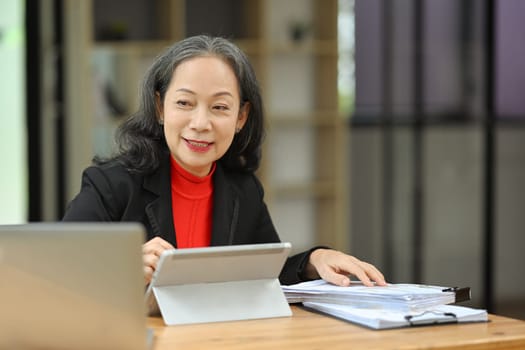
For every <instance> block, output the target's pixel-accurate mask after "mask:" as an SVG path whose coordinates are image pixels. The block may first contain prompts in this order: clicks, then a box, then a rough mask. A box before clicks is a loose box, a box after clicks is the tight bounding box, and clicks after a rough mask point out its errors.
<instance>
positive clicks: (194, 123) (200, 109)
mask: <svg viewBox="0 0 525 350" xmlns="http://www.w3.org/2000/svg"><path fill="white" fill-rule="evenodd" d="M157 106H158V114H159V119H160V120H162V121H163V123H164V134H165V136H166V141H167V144H168V147H169V149H170V152H171V155H172V156H173V158H174V159H175V160H176V161H177V162H178V163H179V164H180V165H181V166H182V167H183V168H184V169H185V170H187V171H188V172H190V173H192V174H193V175H196V176H200V177H202V176H206V175H207V174H208V173H209V172H210V170H211V167H212V164H213V162H215V161H216V160H218V159H219V158H221V157H222V156H223V155H224V154H225V153H226V151H227V150H228V148H229V147H230V145H231V143H232V140H233V137H234V136H235V131H236V129H241V128H242V127H243V126H244V124H245V122H246V118H247V116H248V110H249V105H248V104H245V105H243V106H241V101H240V93H239V88H238V82H237V78H236V77H235V74H234V72H233V70H232V68H231V67H230V66H229V65H228V64H227V63H226V62H225V61H223V60H222V59H220V58H218V57H215V56H203V57H195V58H191V59H188V60H186V61H184V62H182V63H181V64H180V65H179V66H178V67H177V68H176V69H175V71H174V72H173V77H172V79H171V82H170V85H169V87H168V90H167V91H166V94H165V96H164V101H160V97H159V96H157Z"/></svg>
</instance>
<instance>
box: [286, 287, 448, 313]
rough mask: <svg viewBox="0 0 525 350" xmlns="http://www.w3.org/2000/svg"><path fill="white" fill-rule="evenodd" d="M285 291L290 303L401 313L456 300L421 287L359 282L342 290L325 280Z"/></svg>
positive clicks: (288, 288)
mask: <svg viewBox="0 0 525 350" xmlns="http://www.w3.org/2000/svg"><path fill="white" fill-rule="evenodd" d="M282 289H283V291H284V295H285V296H286V299H287V300H288V302H289V303H300V302H305V301H307V302H320V303H331V304H343V305H349V306H354V307H362V308H373V309H388V310H400V311H417V310H421V309H426V308H428V307H431V306H436V305H443V304H451V303H454V302H455V301H456V297H455V293H454V292H453V291H450V292H447V291H444V290H446V289H447V288H445V287H438V286H428V285H422V284H388V285H387V286H373V287H366V286H364V285H363V284H361V283H360V282H359V283H355V282H354V283H352V284H351V285H350V286H349V287H340V286H335V285H333V284H330V283H327V282H325V281H324V280H315V281H309V282H302V283H298V284H294V285H290V286H282Z"/></svg>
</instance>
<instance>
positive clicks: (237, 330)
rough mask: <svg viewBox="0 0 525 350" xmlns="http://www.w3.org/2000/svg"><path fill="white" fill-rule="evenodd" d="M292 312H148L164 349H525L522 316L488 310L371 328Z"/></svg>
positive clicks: (157, 344) (160, 348) (158, 346)
mask: <svg viewBox="0 0 525 350" xmlns="http://www.w3.org/2000/svg"><path fill="white" fill-rule="evenodd" d="M292 311H293V316H292V317H284V318H272V319H261V320H249V321H237V322H221V323H207V324H196V325H183V326H169V327H166V326H164V322H163V321H162V319H161V318H153V317H150V318H149V319H148V326H149V327H152V328H153V329H154V330H155V335H156V340H155V347H154V349H155V350H165V349H184V350H189V349H229V350H230V349H231V350H235V349H242V350H244V349H300V350H303V349H330V350H332V349H345V350H348V349H366V350H372V349H404V350H407V349H462V350H466V349H467V350H471V349H525V321H519V320H515V319H510V318H506V317H501V316H495V315H490V316H489V319H490V321H491V322H488V323H471V324H450V325H440V326H427V327H414V328H402V329H395V330H380V331H374V330H369V329H366V328H363V327H359V326H356V325H353V324H351V323H348V322H345V321H341V320H337V319H335V318H332V317H328V316H323V315H319V314H316V313H313V312H310V311H306V310H304V309H302V308H301V307H298V306H292Z"/></svg>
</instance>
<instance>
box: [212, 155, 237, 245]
mask: <svg viewBox="0 0 525 350" xmlns="http://www.w3.org/2000/svg"><path fill="white" fill-rule="evenodd" d="M238 215H239V198H238V196H237V193H236V192H235V190H234V188H233V186H231V184H230V183H229V181H228V179H227V178H226V174H225V173H224V170H223V169H222V167H221V166H220V163H219V162H217V168H216V169H215V174H214V177H213V217H212V218H213V224H212V231H211V245H212V246H219V245H231V244H233V239H234V236H235V230H236V228H237V222H238V219H239V217H238Z"/></svg>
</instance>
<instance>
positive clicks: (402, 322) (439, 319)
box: [303, 302, 488, 329]
mask: <svg viewBox="0 0 525 350" xmlns="http://www.w3.org/2000/svg"><path fill="white" fill-rule="evenodd" d="M303 305H304V306H305V307H307V308H311V309H314V310H317V311H320V312H322V313H326V314H329V315H332V316H335V317H337V318H340V319H343V320H346V321H350V322H352V323H356V324H359V325H362V326H366V327H369V328H372V329H389V328H401V327H411V326H423V325H433V324H443V323H462V322H487V321H488V315H487V311H486V310H481V309H473V308H469V307H463V306H455V305H439V306H434V307H431V308H428V309H426V310H424V311H420V312H408V313H406V312H403V311H399V310H385V309H364V308H357V307H351V306H348V305H341V304H327V303H316V302H304V303H303Z"/></svg>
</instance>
